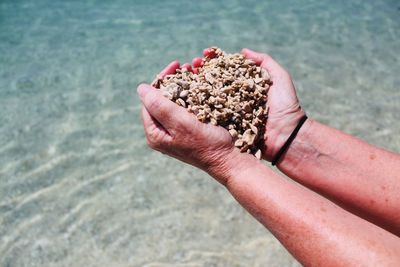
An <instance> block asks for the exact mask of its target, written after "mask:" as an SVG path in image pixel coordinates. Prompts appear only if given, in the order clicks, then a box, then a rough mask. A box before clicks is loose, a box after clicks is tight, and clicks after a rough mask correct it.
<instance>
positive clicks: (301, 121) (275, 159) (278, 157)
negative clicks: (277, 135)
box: [271, 115, 307, 166]
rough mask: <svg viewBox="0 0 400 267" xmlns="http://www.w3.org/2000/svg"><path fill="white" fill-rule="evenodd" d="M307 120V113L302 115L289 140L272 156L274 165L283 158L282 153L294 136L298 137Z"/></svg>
mask: <svg viewBox="0 0 400 267" xmlns="http://www.w3.org/2000/svg"><path fill="white" fill-rule="evenodd" d="M306 120H307V115H304V116H303V117H301V119H300V121H299V123H298V124H297V126H296V128H295V129H294V130H293V132H292V133H291V134H290V136H289V138H288V140H286V142H285V144H284V145H283V146H282V148H281V149H280V150H279V151H278V153H276V155H275V156H274V157H273V158H272V161H271V163H272V166H275V165H276V164H277V163H278V161H279V160H280V159H281V157H282V155H283V154H284V153H285V152H286V150H287V149H288V147H289V146H290V144H291V143H292V142H293V140H294V138H295V137H296V135H297V133H298V132H299V131H300V128H301V126H303V124H304V122H305V121H306Z"/></svg>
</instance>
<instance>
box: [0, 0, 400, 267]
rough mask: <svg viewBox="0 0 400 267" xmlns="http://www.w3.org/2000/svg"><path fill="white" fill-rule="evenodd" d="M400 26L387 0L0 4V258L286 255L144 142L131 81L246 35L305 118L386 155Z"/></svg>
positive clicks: (202, 259) (165, 262) (394, 143)
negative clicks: (279, 68)
mask: <svg viewBox="0 0 400 267" xmlns="http://www.w3.org/2000/svg"><path fill="white" fill-rule="evenodd" d="M399 37H400V2H399V1H389V0H386V1H362V0H356V1H344V0H341V1H328V0H325V1H320V0H301V1H300V0H299V1H287V0H280V1H255V0H253V1H239V0H235V1H228V0H225V1H207V0H206V1H184V0H177V1H144V0H134V1H127V0H121V1H110V0H103V1H54V0H27V1H25V0H19V1H14V0H1V1H0V266H5V267H14V266H297V265H298V263H297V262H296V261H295V260H294V259H293V258H292V257H291V256H290V255H289V254H288V253H287V252H286V251H285V249H284V248H283V247H282V246H281V245H280V244H279V242H278V241H276V240H275V239H274V238H273V236H272V235H271V234H270V233H268V231H267V230H265V229H264V228H263V227H262V226H261V225H259V223H258V222H256V221H255V220H254V219H253V218H251V217H250V216H249V215H248V214H247V213H246V212H245V211H244V210H243V209H242V208H241V207H240V206H239V205H238V204H237V203H236V202H235V201H234V200H233V198H232V197H231V196H230V195H229V194H228V193H227V192H226V191H225V190H224V188H222V187H221V186H219V184H217V183H216V182H214V181H213V180H212V179H211V178H210V177H208V176H207V175H206V174H205V173H202V172H200V171H198V170H196V169H194V168H192V167H190V166H187V165H184V164H183V163H180V162H178V161H176V160H173V159H170V158H167V157H165V156H163V155H161V154H159V153H157V152H153V151H150V150H149V149H148V148H147V146H146V142H145V139H144V133H143V130H142V126H141V122H140V117H139V100H138V97H137V96H136V86H137V84H138V83H140V82H143V81H151V80H152V79H153V77H154V76H155V74H156V73H157V72H158V71H160V70H161V69H162V68H163V67H164V66H165V65H166V64H167V63H169V62H170V61H172V60H174V59H179V60H180V61H181V62H182V63H183V62H186V61H190V60H191V58H192V57H194V56H200V55H201V51H202V50H203V48H205V47H209V46H211V45H217V46H219V47H221V48H223V49H224V50H226V51H228V52H237V51H240V49H241V48H242V47H249V48H252V49H254V50H259V51H264V52H268V53H270V54H271V55H273V56H274V57H275V58H276V59H277V60H278V61H279V62H281V63H282V64H283V65H284V66H285V67H286V68H287V69H288V70H289V71H290V72H291V73H292V76H293V78H294V81H295V85H296V87H297V89H298V94H299V97H300V99H301V101H302V105H303V107H304V108H305V109H306V110H307V111H308V113H309V115H310V116H311V117H313V118H315V119H318V120H320V121H322V122H324V123H326V124H329V125H331V126H333V127H337V128H339V129H341V130H343V131H345V132H347V133H350V134H354V135H357V136H359V137H361V138H363V139H365V140H367V141H369V142H371V143H373V144H376V145H379V146H383V147H385V148H387V149H391V150H395V151H400V138H399V133H400V90H399V89H400V75H399V73H400V64H399V54H400V42H399ZM305 238H306V237H305Z"/></svg>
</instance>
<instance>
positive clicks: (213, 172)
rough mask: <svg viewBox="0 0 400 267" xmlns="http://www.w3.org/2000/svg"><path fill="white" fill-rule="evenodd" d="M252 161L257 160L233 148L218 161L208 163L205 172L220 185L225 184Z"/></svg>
mask: <svg viewBox="0 0 400 267" xmlns="http://www.w3.org/2000/svg"><path fill="white" fill-rule="evenodd" d="M254 161H255V162H256V163H257V162H259V160H258V159H256V158H255V157H254V156H253V155H250V154H248V153H241V152H240V150H239V149H237V148H233V149H232V150H231V151H230V152H229V153H226V154H224V155H223V156H222V157H221V158H220V160H219V161H218V163H216V164H213V165H210V166H209V167H208V168H207V169H206V172H207V173H208V174H209V175H210V176H212V177H213V178H214V179H216V180H217V181H218V182H220V183H221V184H222V185H224V186H227V185H228V184H229V180H230V179H231V178H232V177H234V176H236V175H238V174H240V173H242V172H245V171H246V170H248V169H249V168H250V166H251V162H254Z"/></svg>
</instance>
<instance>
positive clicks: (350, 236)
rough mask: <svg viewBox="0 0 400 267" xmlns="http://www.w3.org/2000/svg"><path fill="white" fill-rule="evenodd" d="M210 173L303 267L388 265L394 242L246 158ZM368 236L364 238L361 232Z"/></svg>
mask: <svg viewBox="0 0 400 267" xmlns="http://www.w3.org/2000/svg"><path fill="white" fill-rule="evenodd" d="M233 162H234V163H233V164H230V166H231V169H230V171H221V172H218V171H215V172H213V175H214V177H215V178H216V179H218V180H219V181H221V180H223V181H225V185H226V187H227V188H228V190H229V191H230V192H231V194H232V195H233V196H234V197H235V198H236V199H237V201H238V202H239V203H240V204H241V205H242V206H243V207H244V208H245V209H247V210H248V211H249V212H250V213H251V214H252V215H253V216H254V217H256V218H257V219H258V220H259V221H260V222H261V223H262V224H263V225H265V226H266V227H267V228H268V229H269V230H270V231H271V232H272V233H273V234H274V235H275V236H276V237H277V238H278V239H279V240H280V242H281V243H282V244H283V245H284V246H285V247H286V248H287V249H288V250H289V251H290V252H291V253H292V254H293V255H294V256H295V257H296V258H297V259H298V260H299V261H300V262H302V263H303V264H306V265H318V266H332V265H382V264H384V265H386V264H387V265H389V263H394V262H396V261H397V262H400V258H399V255H400V239H398V238H397V237H395V236H394V235H392V234H390V233H388V232H386V231H384V230H382V229H381V228H379V227H377V226H375V225H373V224H371V223H369V222H367V221H364V220H362V219H360V218H359V217H356V216H354V215H353V214H351V213H348V212H346V211H345V210H343V209H341V208H339V207H338V206H336V205H335V204H333V203H332V202H330V201H328V200H326V199H324V198H322V197H321V196H319V195H317V194H316V193H314V192H312V191H310V190H308V189H306V188H304V187H302V186H300V185H297V184H295V183H293V182H291V181H288V180H287V179H285V178H283V177H281V176H279V175H277V174H275V173H274V172H273V171H272V170H270V169H268V168H267V167H265V166H263V165H262V164H261V163H260V162H258V161H257V160H255V159H254V158H252V157H251V156H247V155H243V156H242V157H240V159H238V158H236V161H233ZM366 233H368V234H366Z"/></svg>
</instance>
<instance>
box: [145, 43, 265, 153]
mask: <svg viewBox="0 0 400 267" xmlns="http://www.w3.org/2000/svg"><path fill="white" fill-rule="evenodd" d="M211 49H212V51H211V53H210V54H212V55H213V57H212V58H211V57H205V58H204V59H203V61H202V66H201V67H199V68H198V72H197V74H195V73H193V72H191V71H189V70H188V69H186V68H181V69H177V70H176V73H175V74H171V75H166V76H165V77H163V78H156V80H155V81H154V82H153V84H152V85H153V86H154V87H156V88H159V89H160V90H161V91H162V92H163V95H164V96H166V97H167V98H168V99H170V100H171V101H173V102H175V103H176V104H178V105H180V106H182V107H185V108H186V109H187V110H188V111H189V112H192V113H194V114H195V115H196V116H197V119H198V120H199V121H201V122H205V123H211V124H213V125H220V126H222V127H224V128H226V129H227V130H228V131H229V133H230V135H231V136H232V138H233V140H234V144H235V146H236V147H238V148H239V149H240V150H241V152H247V153H251V154H254V155H255V156H256V157H257V158H260V157H261V150H260V147H261V145H262V142H261V141H262V138H263V134H264V131H265V122H266V119H267V114H268V108H267V105H266V104H267V93H268V89H269V87H270V85H271V84H272V82H271V79H270V76H269V74H268V72H267V71H266V70H265V69H263V68H261V67H259V66H257V65H256V64H255V63H254V62H253V61H252V60H250V59H246V58H245V57H244V56H243V55H242V54H238V53H236V54H227V53H225V52H224V51H222V50H221V49H219V48H217V47H213V48H211Z"/></svg>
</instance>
